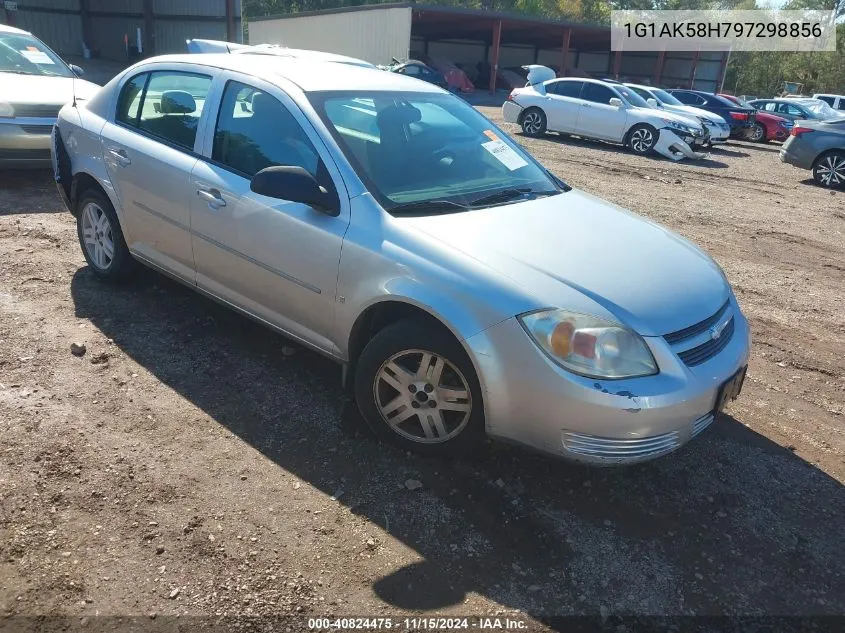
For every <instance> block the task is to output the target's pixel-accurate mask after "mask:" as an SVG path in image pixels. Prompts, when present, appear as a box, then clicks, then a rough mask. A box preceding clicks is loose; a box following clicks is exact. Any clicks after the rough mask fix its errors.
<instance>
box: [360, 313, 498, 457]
mask: <svg viewBox="0 0 845 633" xmlns="http://www.w3.org/2000/svg"><path fill="white" fill-rule="evenodd" d="M355 399H356V401H357V403H358V408H359V409H360V411H361V414H362V415H363V417H364V419H365V420H366V422H367V425H368V426H369V427H370V428H371V429H372V430H373V432H374V433H375V434H376V435H377V436H378V437H379V438H381V439H383V440H385V441H387V442H390V443H391V444H395V445H396V446H399V447H400V448H403V449H405V450H409V451H414V452H416V453H421V454H424V455H434V456H451V455H457V454H461V453H465V452H467V451H469V450H470V449H471V448H473V447H475V446H477V445H478V444H479V443H480V441H481V440H482V439H483V438H484V406H483V403H482V399H481V387H480V385H479V382H478V378H477V376H476V373H475V369H474V367H473V365H472V362H471V361H470V359H469V357H468V356H467V354H466V352H465V351H464V349H463V347H461V344H460V343H459V342H458V341H457V340H455V337H454V336H452V334H451V333H449V332H448V331H447V330H445V329H443V328H442V327H437V326H435V325H433V324H431V323H428V322H426V321H424V320H420V319H405V320H402V321H399V322H397V323H394V324H392V325H389V326H387V327H386V328H384V329H383V330H381V331H380V332H379V333H377V334H376V335H375V336H374V337H373V338H372V339H371V340H370V342H369V343H367V346H366V347H365V348H364V350H363V351H362V352H361V356H360V357H359V358H358V362H357V365H356V368H355Z"/></svg>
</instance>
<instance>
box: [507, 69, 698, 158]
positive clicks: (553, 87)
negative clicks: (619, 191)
mask: <svg viewBox="0 0 845 633" xmlns="http://www.w3.org/2000/svg"><path fill="white" fill-rule="evenodd" d="M535 68H536V67H535ZM502 116H503V118H504V119H505V121H507V122H508V123H516V124H517V125H519V126H521V127H522V131H523V132H524V133H525V134H526V135H528V136H542V135H543V134H545V133H546V132H547V131H550V132H560V133H562V134H573V135H575V136H581V137H584V138H594V139H599V140H602V141H611V142H613V143H621V144H623V145H625V146H627V147H629V148H630V149H631V151H633V152H634V153H635V154H649V153H650V152H652V151H655V152H657V153H659V154H661V155H663V156H665V157H667V158H671V159H672V160H681V159H682V158H703V157H704V154H699V153H697V152H695V151H694V149H693V148H695V147H698V146H701V145H704V144H705V143H706V142H707V140H708V138H707V133H706V131H705V130H704V128H703V126H702V125H701V124H700V123H699V122H698V121H697V120H695V119H690V118H689V117H685V116H681V115H679V114H674V113H671V112H666V111H663V110H656V109H654V108H652V107H650V106H649V105H648V103H646V101H645V100H644V99H643V98H642V97H640V96H639V95H638V94H636V93H635V92H634V91H633V90H631V89H630V88H627V87H626V86H625V85H623V84H621V83H619V82H614V81H603V80H598V79H585V78H580V77H579V78H575V77H567V78H563V79H550V80H548V81H541V82H536V83H533V82H532V81H531V77H529V85H527V86H525V87H524V88H517V89H515V90H513V91H512V92H511V93H510V95H509V96H508V99H507V101H505V103H504V105H503V106H502Z"/></svg>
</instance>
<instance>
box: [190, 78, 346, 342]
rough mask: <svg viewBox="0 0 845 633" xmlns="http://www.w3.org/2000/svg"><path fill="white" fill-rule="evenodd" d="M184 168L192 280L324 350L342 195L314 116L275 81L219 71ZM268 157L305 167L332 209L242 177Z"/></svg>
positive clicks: (342, 214)
mask: <svg viewBox="0 0 845 633" xmlns="http://www.w3.org/2000/svg"><path fill="white" fill-rule="evenodd" d="M220 81H221V82H222V83H223V88H222V91H221V93H220V97H219V108H217V110H218V112H217V116H216V117H215V118H214V119H213V120H210V121H209V123H208V133H207V134H206V140H205V146H204V147H203V150H202V157H201V160H199V161H198V162H197V164H196V165H195V167H194V170H193V174H192V183H191V191H192V202H191V228H192V232H193V241H192V243H193V249H194V259H195V262H196V268H197V285H198V286H199V287H200V288H201V289H203V290H206V291H208V292H210V293H211V294H213V295H215V296H217V297H220V298H222V299H223V300H225V301H227V302H229V303H231V304H233V305H235V306H237V307H239V308H241V309H242V310H245V311H247V312H249V313H250V314H252V315H255V316H257V317H259V318H261V319H262V320H264V321H266V322H268V323H270V324H272V325H275V326H276V327H278V328H280V329H282V330H284V331H286V332H288V333H289V334H291V335H293V336H294V337H297V338H299V339H300V340H302V341H304V342H306V343H308V344H310V345H312V346H313V347H316V348H318V349H320V350H323V351H326V352H328V353H334V352H336V350H337V347H336V346H335V345H334V343H333V341H331V340H330V337H331V332H332V329H333V325H334V313H335V310H334V303H335V291H336V287H337V271H338V261H339V259H340V250H341V244H342V242H343V236H344V233H345V232H346V228H347V226H348V224H349V199H348V196H347V195H346V191H345V189H344V187H343V182H342V180H341V178H340V174H339V173H338V171H337V167H336V166H335V164H334V162H333V161H332V159H331V156H330V154H329V153H328V150H327V149H326V147H325V145H324V144H323V142H322V140H321V139H320V137H319V136H318V135H317V133H316V131H315V130H314V128H313V126H311V124H310V122H309V121H308V119H307V118H306V117H305V116H304V115H303V113H302V112H301V110H299V108H298V107H297V106H296V105H295V103H294V102H293V101H292V100H291V99H290V97H288V96H287V95H286V94H285V93H283V92H282V91H281V90H280V89H279V88H278V87H276V86H273V85H272V84H267V83H264V82H262V81H259V80H257V79H254V78H250V77H243V76H240V75H239V74H237V73H223V74H222V75H221V77H220ZM273 165H293V166H298V167H302V168H304V169H305V170H306V171H308V172H309V173H310V174H311V175H313V176H314V177H315V178H317V180H318V182H320V184H321V185H322V186H323V187H325V188H326V189H327V190H329V189H334V190H335V191H337V193H338V197H339V199H340V211H339V215H337V216H336V217H334V216H331V215H327V214H326V213H323V212H321V211H318V210H316V209H314V208H312V207H310V206H309V205H307V204H303V203H300V202H294V201H290V200H282V199H276V198H270V197H267V196H263V195H260V194H256V193H254V192H253V191H251V189H250V179H251V178H252V176H253V175H255V174H256V173H257V172H258V171H260V170H261V169H263V168H265V167H269V166H273Z"/></svg>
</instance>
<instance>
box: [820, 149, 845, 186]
mask: <svg viewBox="0 0 845 633" xmlns="http://www.w3.org/2000/svg"><path fill="white" fill-rule="evenodd" d="M813 178H815V180H816V182H817V183H819V184H820V185H822V186H823V187H830V188H833V187H841V186H842V185H845V152H840V151H835V152H828V153H827V154H824V155H822V156H820V157H819V158H818V159H817V160H816V163H815V164H814V165H813Z"/></svg>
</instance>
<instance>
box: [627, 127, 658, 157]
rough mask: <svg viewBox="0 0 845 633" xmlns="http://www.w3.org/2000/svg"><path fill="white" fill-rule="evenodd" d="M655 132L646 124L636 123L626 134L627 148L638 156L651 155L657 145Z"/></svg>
mask: <svg viewBox="0 0 845 633" xmlns="http://www.w3.org/2000/svg"><path fill="white" fill-rule="evenodd" d="M657 134H658V132H657V130H656V129H654V128H653V127H652V126H650V125H649V124H647V123H638V124H637V125H635V126H634V127H632V128H631V131H630V132H628V147H630V148H631V151H632V152H634V153H635V154H639V155H640V156H645V155H647V154H649V153H651V150H653V149H654V146H655V145H656V144H657Z"/></svg>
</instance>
